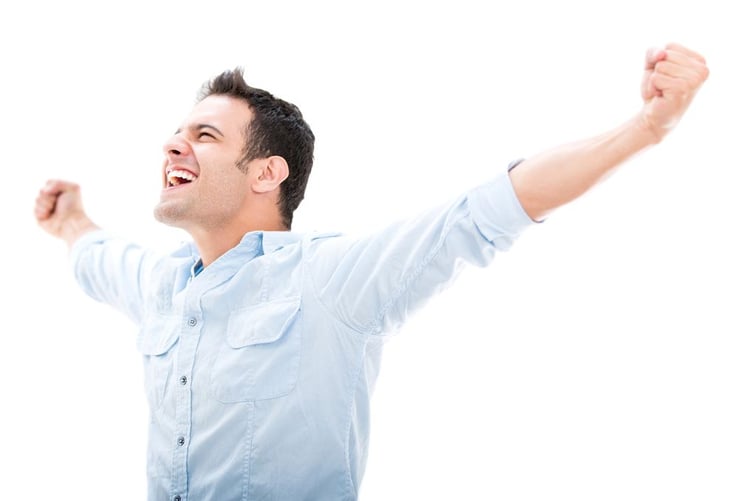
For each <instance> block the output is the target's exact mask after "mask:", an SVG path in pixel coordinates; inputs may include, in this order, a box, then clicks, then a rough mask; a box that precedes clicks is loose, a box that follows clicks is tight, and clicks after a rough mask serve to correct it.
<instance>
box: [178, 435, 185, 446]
mask: <svg viewBox="0 0 738 501" xmlns="http://www.w3.org/2000/svg"><path fill="white" fill-rule="evenodd" d="M177 445H184V437H179V438H178V439H177Z"/></svg>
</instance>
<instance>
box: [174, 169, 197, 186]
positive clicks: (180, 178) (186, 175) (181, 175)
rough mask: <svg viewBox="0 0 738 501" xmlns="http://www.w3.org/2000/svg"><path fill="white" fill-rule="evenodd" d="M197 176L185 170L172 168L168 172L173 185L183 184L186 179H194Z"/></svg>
mask: <svg viewBox="0 0 738 501" xmlns="http://www.w3.org/2000/svg"><path fill="white" fill-rule="evenodd" d="M195 179H197V176H195V175H194V174H192V173H190V172H187V171H185V170H172V171H168V172H167V181H169V184H171V185H174V186H176V185H178V184H182V183H183V182H185V181H194V180H195Z"/></svg>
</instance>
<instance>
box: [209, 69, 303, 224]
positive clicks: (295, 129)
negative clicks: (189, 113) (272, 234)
mask: <svg viewBox="0 0 738 501" xmlns="http://www.w3.org/2000/svg"><path fill="white" fill-rule="evenodd" d="M211 95H225V96H231V97H235V98H239V99H243V100H245V101H246V102H247V103H248V104H249V107H250V108H251V111H252V112H253V114H254V117H253V119H252V120H251V123H248V124H246V125H245V128H244V149H243V157H241V159H240V160H239V162H238V167H239V168H241V169H245V168H246V167H245V166H246V163H247V162H249V161H251V160H253V159H255V158H266V157H269V156H271V155H279V156H281V157H282V158H284V159H285V160H286V161H287V165H288V166H289V170H290V173H289V176H287V179H285V180H284V181H282V184H281V186H280V194H279V212H280V215H281V216H282V223H283V224H284V225H285V227H286V228H291V226H292V213H293V212H294V211H295V209H297V207H298V206H299V205H300V202H302V199H303V198H305V188H306V187H307V182H308V177H309V176H310V170H311V169H312V167H313V150H314V145H315V135H314V134H313V131H312V130H310V126H309V125H308V124H307V123H306V122H305V120H304V119H303V118H302V113H301V112H300V110H299V109H298V107H297V106H295V105H294V104H292V103H288V102H287V101H283V100H282V99H278V98H276V97H274V96H273V95H272V94H270V93H269V92H267V91H265V90H262V89H257V88H255V87H251V86H250V85H248V84H247V83H246V81H245V80H244V77H243V69H242V68H240V67H237V68H236V69H234V70H227V71H224V72H223V73H221V74H220V75H218V76H216V77H214V78H213V79H212V80H210V81H209V82H206V83H205V84H204V85H203V86H202V88H201V89H200V93H199V95H198V102H199V101H202V100H203V99H205V98H206V97H208V96H211Z"/></svg>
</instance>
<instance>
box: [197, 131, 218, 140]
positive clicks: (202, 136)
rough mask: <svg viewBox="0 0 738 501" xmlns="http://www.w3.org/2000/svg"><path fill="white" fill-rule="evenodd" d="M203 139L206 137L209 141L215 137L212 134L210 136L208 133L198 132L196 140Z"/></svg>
mask: <svg viewBox="0 0 738 501" xmlns="http://www.w3.org/2000/svg"><path fill="white" fill-rule="evenodd" d="M204 137H207V138H210V139H215V136H214V135H212V134H210V133H209V132H200V133H199V134H198V135H197V138H198V139H202V138H204Z"/></svg>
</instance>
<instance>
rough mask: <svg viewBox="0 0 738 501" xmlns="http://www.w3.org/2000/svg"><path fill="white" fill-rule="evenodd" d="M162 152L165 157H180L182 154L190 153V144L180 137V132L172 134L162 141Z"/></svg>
mask: <svg viewBox="0 0 738 501" xmlns="http://www.w3.org/2000/svg"><path fill="white" fill-rule="evenodd" d="M163 149H164V154H165V155H166V156H167V157H170V158H171V157H181V156H183V155H189V154H190V153H191V151H192V150H191V149H190V145H189V143H188V142H187V141H186V140H185V138H184V137H182V134H181V133H177V134H174V135H173V136H172V137H170V138H169V139H167V141H166V142H165V143H164V148H163Z"/></svg>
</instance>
